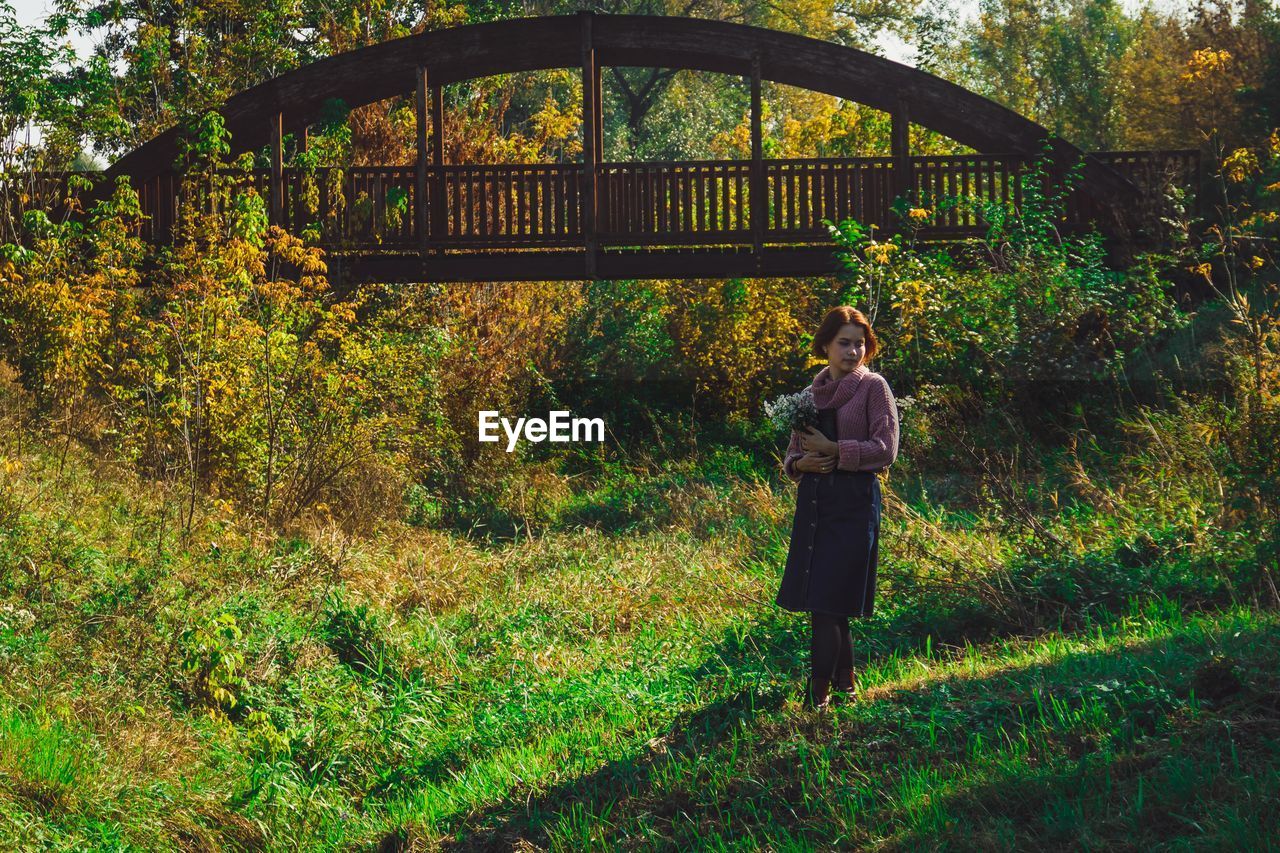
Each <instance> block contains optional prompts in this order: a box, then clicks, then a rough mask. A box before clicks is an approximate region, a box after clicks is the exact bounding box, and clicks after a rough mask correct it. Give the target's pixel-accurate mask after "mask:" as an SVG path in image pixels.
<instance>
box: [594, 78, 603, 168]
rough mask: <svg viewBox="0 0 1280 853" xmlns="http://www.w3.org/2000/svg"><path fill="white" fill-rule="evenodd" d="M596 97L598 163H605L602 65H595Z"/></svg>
mask: <svg viewBox="0 0 1280 853" xmlns="http://www.w3.org/2000/svg"><path fill="white" fill-rule="evenodd" d="M595 75H596V95H595V100H594V101H593V103H594V104H595V108H596V134H595V135H596V163H602V162H604V87H603V86H602V85H601V79H600V78H601V74H600V64H599V63H598V62H597V63H595Z"/></svg>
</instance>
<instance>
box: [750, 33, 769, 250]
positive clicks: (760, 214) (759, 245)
mask: <svg viewBox="0 0 1280 853" xmlns="http://www.w3.org/2000/svg"><path fill="white" fill-rule="evenodd" d="M760 122H761V115H760V55H759V54H756V55H755V56H753V57H751V182H750V189H749V190H748V192H749V193H750V196H751V199H750V200H751V252H752V254H753V255H754V256H755V261H756V272H760V271H761V270H762V269H763V267H764V229H765V219H766V218H767V217H768V215H769V199H768V193H769V190H768V184H767V182H766V181H765V175H764V141H763V139H762V134H761V129H760Z"/></svg>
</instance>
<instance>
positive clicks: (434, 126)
mask: <svg viewBox="0 0 1280 853" xmlns="http://www.w3.org/2000/svg"><path fill="white" fill-rule="evenodd" d="M431 164H432V166H433V167H434V171H435V183H434V184H433V185H432V187H431V239H432V240H433V241H436V243H437V246H439V241H441V240H443V239H444V238H445V237H447V236H448V233H449V229H448V228H447V227H446V226H447V225H448V222H447V221H446V219H445V217H446V213H445V205H444V203H445V197H444V89H443V88H442V87H441V86H440V85H439V84H436V85H434V86H432V87H431ZM438 251H443V250H440V249H438Z"/></svg>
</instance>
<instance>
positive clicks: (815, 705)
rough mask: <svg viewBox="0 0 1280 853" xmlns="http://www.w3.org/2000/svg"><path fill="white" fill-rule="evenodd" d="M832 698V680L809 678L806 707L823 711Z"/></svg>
mask: <svg viewBox="0 0 1280 853" xmlns="http://www.w3.org/2000/svg"><path fill="white" fill-rule="evenodd" d="M830 698H831V679H829V678H814V677H812V676H810V677H809V681H808V682H807V683H806V684H805V689H804V707H806V708H811V709H815V710H819V711H821V710H823V709H824V708H827V707H828V704H829V700H830Z"/></svg>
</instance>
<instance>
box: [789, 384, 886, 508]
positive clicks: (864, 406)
mask: <svg viewBox="0 0 1280 853" xmlns="http://www.w3.org/2000/svg"><path fill="white" fill-rule="evenodd" d="M830 383H831V379H830V374H829V371H828V368H826V367H824V368H822V370H821V371H819V373H818V375H817V376H815V377H814V378H813V388H814V396H815V398H816V399H818V400H822V399H823V398H824V397H827V398H830V397H831V396H832V394H831V393H830V392H831V391H832V390H833V389H832V388H830V387H825V388H824V387H823V386H829V385H830ZM846 383H847V385H846ZM838 384H839V385H840V386H845V387H843V388H840V389H838V390H837V392H836V394H835V395H834V396H835V399H836V400H839V399H841V398H843V397H844V396H846V394H848V392H849V387H850V386H851V387H852V389H853V392H852V396H851V397H849V399H848V400H847V401H846V402H845V403H844V404H843V405H841V406H839V408H837V409H836V425H837V427H838V429H839V434H840V440H839V442H838V443H839V445H840V459H839V461H837V462H836V467H837V468H840V469H842V470H845V471H872V472H874V473H877V474H878V473H880V472H881V471H884V470H885V469H887V468H888V467H889V466H890V465H892V464H893V460H895V459H897V458H898V404H897V402H896V401H895V400H894V399H893V392H892V391H890V390H889V383H888V382H887V381H886V380H885V378H884V377H883V376H881V375H880V374H879V373H872V372H871V371H870V370H868V369H867V368H866V366H865V365H859V366H858V367H856V368H854V370H853V372H852V373H849V374H846V375H845V376H844V378H843V379H841V380H840V382H839V383H838ZM820 388H822V392H820V391H819V389H820ZM841 392H843V393H841ZM818 405H819V407H821V406H822V403H821V402H819V403H818ZM801 456H804V450H803V449H802V448H801V446H800V433H798V432H795V431H794V430H793V431H792V432H791V444H790V445H789V446H788V447H787V455H786V456H785V457H784V458H783V460H782V471H783V473H785V474H786V475H787V476H788V477H790V478H791V479H792V480H793V481H795V482H797V483H798V482H800V478H801V476H803V474H804V472H803V471H797V470H795V468H794V467H793V465H794V464H795V461H796V460H797V459H799V458H800V457H801Z"/></svg>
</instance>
